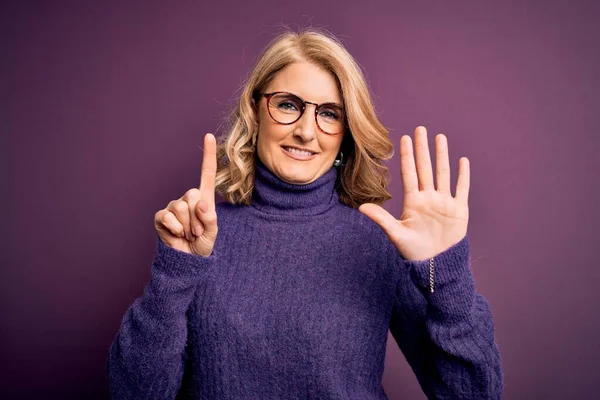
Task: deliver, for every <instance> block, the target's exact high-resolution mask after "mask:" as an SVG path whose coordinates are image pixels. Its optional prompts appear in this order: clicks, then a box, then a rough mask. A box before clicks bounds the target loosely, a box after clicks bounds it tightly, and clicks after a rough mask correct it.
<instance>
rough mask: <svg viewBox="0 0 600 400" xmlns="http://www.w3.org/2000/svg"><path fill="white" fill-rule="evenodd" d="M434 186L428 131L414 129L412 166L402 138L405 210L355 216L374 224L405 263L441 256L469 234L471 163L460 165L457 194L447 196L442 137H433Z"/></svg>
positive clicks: (368, 207)
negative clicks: (435, 185)
mask: <svg viewBox="0 0 600 400" xmlns="http://www.w3.org/2000/svg"><path fill="white" fill-rule="evenodd" d="M435 147H436V181H437V189H436V188H435V187H434V185H433V169H432V166H431V158H430V155H429V146H428V144H427V130H426V129H425V127H423V126H419V127H417V128H416V129H415V149H416V150H415V152H416V164H415V158H414V157H413V146H412V140H411V138H410V136H409V135H403V136H402V137H401V138H400V169H401V175H402V184H403V189H404V201H403V209H402V214H401V216H400V219H398V220H397V219H396V218H395V217H394V216H392V215H391V214H390V213H389V212H387V211H386V210H385V209H384V208H382V207H380V206H378V205H376V204H371V203H366V204H362V205H361V206H360V207H359V211H360V212H362V213H363V214H365V215H366V216H368V217H369V218H371V219H372V220H373V221H374V222H376V223H377V224H378V225H379V226H380V227H381V228H382V229H383V230H384V231H385V233H386V234H387V236H388V238H389V239H390V240H391V241H392V243H394V245H395V246H396V248H397V249H398V251H399V252H400V254H402V256H403V257H404V258H406V259H407V260H425V259H428V258H431V257H434V256H435V255H437V254H439V253H442V252H443V251H445V250H447V249H448V248H450V247H451V246H453V245H454V244H456V243H458V242H459V241H460V240H461V239H462V238H463V237H464V236H465V235H466V234H467V225H468V221H469V207H468V198H469V185H470V171H469V159H468V158H466V157H462V158H461V159H460V160H459V165H458V181H457V185H456V195H455V197H452V194H451V192H450V162H449V156H448V142H447V138H446V136H445V135H443V134H438V135H437V136H436V138H435Z"/></svg>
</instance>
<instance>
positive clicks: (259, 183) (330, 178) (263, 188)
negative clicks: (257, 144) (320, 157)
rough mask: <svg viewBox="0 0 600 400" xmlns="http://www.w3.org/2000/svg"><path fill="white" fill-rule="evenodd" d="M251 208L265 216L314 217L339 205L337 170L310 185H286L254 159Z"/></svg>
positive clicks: (331, 169) (329, 171) (334, 169)
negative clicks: (254, 168)
mask: <svg viewBox="0 0 600 400" xmlns="http://www.w3.org/2000/svg"><path fill="white" fill-rule="evenodd" d="M255 162H256V171H255V178H254V191H253V192H252V206H253V207H254V208H256V209H258V210H260V211H261V212H264V213H267V214H289V215H316V214H320V213H322V212H324V211H325V210H327V209H329V208H330V207H331V206H332V205H334V204H336V203H338V202H339V195H338V192H337V190H336V187H337V184H338V182H337V178H338V171H337V169H336V168H334V167H332V168H330V169H329V170H327V172H325V173H324V174H323V175H321V176H320V177H318V178H317V179H316V180H314V181H313V182H311V183H307V184H293V183H288V182H285V181H284V180H282V179H281V178H279V177H278V176H277V175H275V174H274V173H273V172H272V171H271V170H269V168H268V167H267V166H266V165H265V164H263V162H262V161H261V160H260V158H258V156H256V157H255Z"/></svg>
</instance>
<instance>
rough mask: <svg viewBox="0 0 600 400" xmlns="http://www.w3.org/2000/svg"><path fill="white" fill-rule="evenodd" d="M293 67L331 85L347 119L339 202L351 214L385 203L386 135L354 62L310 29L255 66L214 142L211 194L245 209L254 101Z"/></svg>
mask: <svg viewBox="0 0 600 400" xmlns="http://www.w3.org/2000/svg"><path fill="white" fill-rule="evenodd" d="M296 62H310V63H313V64H316V65H319V66H321V67H322V68H324V69H325V70H327V71H330V72H331V73H333V75H334V76H335V77H336V80H337V84H338V88H339V90H340V94H341V96H342V99H343V103H344V107H345V114H346V116H347V117H346V119H347V121H346V122H347V130H346V133H345V135H344V140H343V142H342V145H341V148H340V150H341V151H342V152H343V154H344V165H342V166H340V167H338V168H340V171H339V180H340V183H341V184H340V185H338V193H339V196H340V200H341V201H342V202H343V203H344V204H346V205H348V206H350V207H353V208H357V207H358V206H360V205H361V204H363V203H375V204H381V203H383V202H385V201H387V200H389V199H390V198H391V197H392V196H391V195H390V194H389V193H388V191H387V184H388V178H389V176H388V175H389V172H388V168H387V166H385V165H384V164H383V162H384V161H386V160H389V159H390V158H391V157H392V155H393V154H394V150H393V145H392V142H391V141H390V139H389V131H388V130H387V129H386V128H385V127H384V126H383V124H382V123H381V122H380V121H379V119H378V118H377V116H376V115H375V110H374V107H373V104H372V102H371V98H370V94H369V89H368V86H367V83H366V81H365V78H364V76H363V73H362V71H361V69H360V67H359V66H358V64H357V63H356V61H355V60H354V58H353V57H352V56H351V55H350V53H349V52H348V51H347V50H346V49H345V48H344V46H343V45H342V43H341V42H340V41H339V40H338V39H337V38H336V37H335V36H333V35H332V34H330V33H328V32H326V31H322V30H319V29H315V28H306V29H302V30H300V31H299V32H294V31H291V30H289V29H287V30H286V31H285V32H283V33H281V34H279V35H278V36H276V37H275V38H274V39H273V40H272V41H271V42H270V43H269V44H268V45H267V47H266V49H265V50H264V51H263V53H262V55H260V57H259V58H258V60H257V61H256V64H255V66H254V68H253V70H252V71H251V73H250V75H249V77H248V78H247V80H246V82H245V84H244V85H243V91H242V94H241V96H240V97H239V100H238V101H237V104H236V105H235V108H234V109H233V111H232V112H231V114H230V116H229V117H228V119H227V121H228V127H227V133H226V135H224V136H222V137H221V136H220V137H219V140H218V145H217V163H218V166H217V176H216V191H217V193H219V194H220V195H221V196H222V197H223V198H224V199H225V200H227V201H228V202H230V203H232V204H245V205H250V204H251V197H252V190H253V188H254V171H255V167H256V165H255V157H254V156H255V152H256V132H257V131H258V123H257V120H256V114H255V111H256V109H255V108H254V107H255V98H254V96H255V94H256V93H258V92H262V91H263V90H264V89H265V88H266V86H267V85H268V84H269V82H270V81H271V80H272V79H273V77H274V76H275V74H276V73H277V72H278V71H280V70H281V69H283V68H285V67H286V66H288V65H290V64H292V63H296Z"/></svg>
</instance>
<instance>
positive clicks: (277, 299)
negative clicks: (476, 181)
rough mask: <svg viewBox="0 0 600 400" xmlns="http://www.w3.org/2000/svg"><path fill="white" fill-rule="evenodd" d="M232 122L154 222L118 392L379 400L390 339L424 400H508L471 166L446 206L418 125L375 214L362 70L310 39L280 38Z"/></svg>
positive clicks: (376, 132) (375, 166)
mask: <svg viewBox="0 0 600 400" xmlns="http://www.w3.org/2000/svg"><path fill="white" fill-rule="evenodd" d="M232 121H233V124H232V125H231V126H230V128H229V134H228V135H227V137H226V138H225V140H224V141H223V142H222V143H221V144H220V145H219V146H218V148H217V144H216V140H215V137H214V136H213V135H211V134H208V135H206V136H205V139H204V158H203V163H202V176H201V182H200V187H199V189H191V190H189V191H188V192H187V193H185V195H184V196H182V197H181V198H180V199H178V200H174V201H172V202H170V203H169V204H168V206H167V207H166V208H165V209H163V210H160V211H159V212H157V213H156V216H155V227H156V229H157V232H158V235H159V240H158V244H157V246H158V248H157V254H156V257H155V260H154V262H153V267H152V279H151V281H150V283H149V284H148V285H147V287H146V289H145V291H144V294H143V295H142V296H141V297H140V298H138V299H137V300H136V301H135V303H134V304H133V305H132V306H131V307H130V308H129V310H128V311H127V312H126V314H125V316H124V319H123V323H122V326H121V329H120V330H119V333H118V334H117V336H116V338H115V340H114V342H113V345H112V347H111V351H110V356H109V362H108V375H109V379H110V384H111V391H112V395H113V397H114V398H117V399H137V398H152V399H172V398H175V397H176V396H177V395H178V394H179V396H180V397H179V398H186V399H200V398H203V399H361V400H364V399H385V398H386V395H385V393H384V390H383V388H382V386H381V378H382V374H383V367H384V357H385V352H386V341H387V332H388V329H389V330H390V331H391V333H392V335H393V336H394V338H395V340H396V342H397V344H398V346H399V347H400V349H401V350H402V352H403V353H404V355H405V357H406V359H407V360H408V362H409V363H410V365H411V367H412V368H413V370H414V372H415V374H416V376H417V378H418V380H419V383H420V385H421V387H422V389H423V391H424V393H425V394H426V395H427V397H429V398H465V399H480V398H481V399H483V398H485V399H488V398H489V399H497V398H500V397H501V391H502V370H501V367H500V356H499V352H498V348H497V346H496V343H495V339H494V327H493V322H492V315H491V312H490V307H489V305H488V302H487V301H486V300H485V298H484V297H483V296H481V295H480V294H478V293H477V292H476V291H475V289H474V282H473V276H472V274H471V271H470V263H469V254H470V253H469V243H468V238H467V235H466V232H467V222H468V206H467V199H468V191H469V168H468V167H469V164H468V160H467V159H466V158H462V159H461V160H460V165H459V174H458V183H457V188H456V196H455V197H452V195H451V192H450V170H449V161H448V147H447V142H446V137H445V136H444V135H441V134H440V135H437V136H436V141H435V143H436V155H437V171H436V172H437V174H436V178H437V188H434V184H433V174H432V167H431V161H430V155H429V149H428V147H427V133H426V131H425V128H423V127H418V128H417V129H416V130H415V135H414V136H415V145H416V146H415V147H416V151H415V156H416V161H415V157H414V156H413V145H412V139H411V137H410V136H408V135H405V136H403V137H402V138H401V141H400V158H401V172H402V178H403V186H404V202H403V210H402V214H401V217H400V220H396V219H395V218H394V217H393V216H391V215H390V214H389V213H388V212H387V211H385V210H384V209H383V208H381V207H380V206H379V205H378V204H381V203H383V202H384V201H385V200H387V199H389V198H390V195H389V193H388V192H387V190H386V186H387V180H386V178H385V175H386V174H387V168H386V167H384V165H383V164H382V162H383V161H385V160H387V159H389V158H390V157H391V155H392V151H393V147H392V144H391V142H390V141H389V138H388V131H387V130H386V129H385V128H384V127H383V126H382V124H381V123H380V122H379V121H378V119H377V117H376V115H375V112H374V110H373V107H372V103H371V101H370V97H369V93H368V89H367V86H366V84H365V81H364V78H363V75H362V73H361V71H360V68H359V67H358V66H357V64H356V63H355V61H354V60H353V58H352V57H351V56H350V54H349V53H348V52H347V51H346V50H345V49H344V47H343V46H342V45H341V44H340V43H339V42H338V41H337V40H336V39H335V38H334V37H333V36H330V35H328V34H325V33H321V32H318V31H315V30H306V31H304V32H301V33H299V34H297V33H293V32H287V33H285V34H282V35H280V36H279V37H277V38H275V40H273V41H272V42H271V43H270V45H269V46H268V47H267V49H266V50H265V52H264V53H263V55H262V56H261V57H260V59H259V60H258V61H257V64H256V66H255V68H254V70H253V72H252V74H251V75H250V77H249V78H248V80H247V82H246V85H245V88H244V91H243V93H242V95H241V96H240V100H239V103H238V105H237V108H236V110H235V112H234V114H233V116H232ZM215 191H217V192H219V193H220V194H221V195H222V196H223V197H224V198H225V199H226V200H227V202H225V203H221V204H215ZM217 217H218V219H217Z"/></svg>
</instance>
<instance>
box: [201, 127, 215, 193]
mask: <svg viewBox="0 0 600 400" xmlns="http://www.w3.org/2000/svg"><path fill="white" fill-rule="evenodd" d="M203 151H204V156H203V157H202V172H201V173H200V197H201V198H202V199H203V200H204V201H206V202H207V203H208V204H209V205H210V204H214V202H215V179H216V176H217V141H216V139H215V136H214V135H213V134H212V133H207V134H206V135H205V136H204V149H203Z"/></svg>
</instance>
